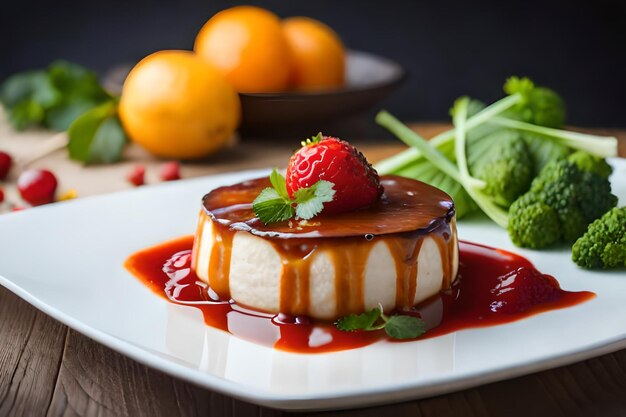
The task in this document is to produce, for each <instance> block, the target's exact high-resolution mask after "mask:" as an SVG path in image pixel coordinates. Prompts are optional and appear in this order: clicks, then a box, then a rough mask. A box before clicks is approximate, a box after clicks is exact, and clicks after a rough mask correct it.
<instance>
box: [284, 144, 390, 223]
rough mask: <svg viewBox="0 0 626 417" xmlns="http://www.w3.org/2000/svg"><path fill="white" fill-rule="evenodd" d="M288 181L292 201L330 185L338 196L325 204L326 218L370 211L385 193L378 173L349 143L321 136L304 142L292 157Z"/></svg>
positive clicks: (288, 167)
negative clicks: (300, 192) (299, 192)
mask: <svg viewBox="0 0 626 417" xmlns="http://www.w3.org/2000/svg"><path fill="white" fill-rule="evenodd" d="M286 179H287V192H288V193H289V196H290V197H293V195H294V193H295V192H296V191H297V190H298V189H300V188H306V187H310V186H312V185H313V184H315V183H316V182H317V181H319V180H325V181H329V182H331V183H332V184H333V189H334V190H335V196H334V199H333V201H331V202H328V203H325V204H324V214H336V213H344V212H348V211H352V210H356V209H359V208H362V207H367V206H369V205H371V204H372V203H374V202H375V201H376V200H377V199H378V198H379V197H380V196H381V194H382V193H383V187H382V185H381V184H380V178H379V177H378V173H377V172H376V170H375V169H374V168H372V165H370V163H369V162H367V159H365V156H363V154H362V153H361V152H359V151H358V150H357V149H356V148H355V147H354V146H352V145H350V144H349V143H348V142H346V141H343V140H340V139H337V138H335V137H331V136H322V134H321V133H319V134H318V135H317V136H316V137H314V138H312V139H308V140H307V141H306V142H303V143H302V148H300V149H299V150H298V151H297V152H296V153H295V154H294V155H293V156H292V157H291V159H290V160H289V165H288V166H287V175H286Z"/></svg>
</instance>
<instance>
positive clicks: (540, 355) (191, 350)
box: [0, 160, 626, 410]
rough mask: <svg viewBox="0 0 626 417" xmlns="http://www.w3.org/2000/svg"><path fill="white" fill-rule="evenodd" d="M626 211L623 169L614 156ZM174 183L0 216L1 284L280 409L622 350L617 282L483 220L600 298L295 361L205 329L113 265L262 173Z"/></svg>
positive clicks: (195, 377) (624, 327)
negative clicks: (210, 195) (214, 196)
mask: <svg viewBox="0 0 626 417" xmlns="http://www.w3.org/2000/svg"><path fill="white" fill-rule="evenodd" d="M613 162H614V165H615V166H616V172H615V174H614V176H613V185H614V192H615V193H617V194H618V195H619V196H620V198H621V201H620V203H621V204H622V205H623V204H625V203H626V161H625V160H614V161H613ZM266 173H267V171H255V172H251V171H248V172H242V173H234V174H226V175H220V176H214V177H207V178H202V179H196V180H189V181H180V182H175V183H169V184H163V185H158V186H153V187H142V188H140V189H138V190H134V191H128V192H121V193H117V194H110V195H105V196H99V197H92V198H84V199H78V200H75V201H72V202H67V203H58V204H54V205H50V206H48V207H42V208H35V209H30V210H26V211H23V212H18V213H13V214H7V215H3V216H0V284H2V285H4V286H5V287H7V288H8V289H10V290H11V291H13V292H14V293H16V294H17V295H19V296H20V297H22V298H24V299H25V300H26V301H28V302H29V303H31V304H33V305H34V306H35V307H37V308H39V309H40V310H42V311H44V312H46V313H47V314H49V315H50V316H52V317H54V318H56V319H58V320H59V321H61V322H63V323H65V324H67V325H68V326H70V327H72V328H73V329H75V330H77V331H79V332H81V333H83V334H85V335H87V336H89V337H91V338H93V339H94V340H97V341H98V342H101V343H102V344H104V345H106V346H109V347H110V348H112V349H115V350H117V351H119V352H121V353H123V354H125V355H128V356H130V357H132V358H134V359H136V360H138V361H139V362H142V363H144V364H146V365H149V366H152V367H154V368H157V369H160V370H162V371H165V372H167V373H169V374H171V375H174V376H176V377H179V378H183V379H186V380H189V381H191V382H194V383H196V384H198V385H201V386H204V387H207V388H210V389H213V390H216V391H219V392H222V393H225V394H228V395H232V396H234V397H237V398H240V399H244V400H247V401H251V402H254V403H258V404H262V405H266V406H270V407H275V408H283V409H300V410H304V409H326V408H341V407H355V406H366V405H372V404H378V403H385V402H393V401H401V400H408V399H414V398H419V397H425V396H430V395H435V394H441V393H445V392H449V391H453V390H458V389H462V388H467V387H471V386H475V385H479V384H484V383H487V382H491V381H496V380H501V379H504V378H511V377H514V376H518V375H522V374H526V373H530V372H535V371H538V370H541V369H546V368H549V367H554V366H558V365H563V364H567V363H571V362H574V361H579V360H582V359H584V358H588V357H591V356H594V355H599V354H602V353H606V352H610V351H614V350H617V349H619V348H622V347H626V340H625V339H626V273H624V271H623V270H622V271H621V272H612V273H611V272H608V273H607V272H602V273H600V272H588V271H583V270H580V269H578V268H577V267H576V266H575V265H574V264H573V263H572V262H571V261H570V259H569V254H568V253H567V252H565V251H547V252H546V251H544V252H533V251H525V250H519V249H517V248H514V247H513V246H512V245H511V243H510V242H509V240H508V237H507V235H506V233H505V231H503V230H501V229H499V228H497V227H496V226H494V225H493V224H491V223H487V222H485V221H482V220H479V221H473V222H472V221H467V222H462V223H461V224H460V225H459V234H460V237H461V238H462V239H464V240H470V241H474V242H480V243H485V244H488V245H492V246H497V247H501V248H504V249H509V250H512V251H516V252H519V253H521V254H522V255H524V256H526V257H528V258H530V259H531V260H532V261H533V262H534V263H535V265H536V266H537V267H538V268H539V269H540V270H541V271H544V272H546V273H549V274H553V275H555V276H556V277H557V278H558V280H559V281H560V282H561V284H562V286H563V288H565V289H567V290H573V291H578V290H590V291H594V292H595V293H596V294H597V297H596V298H595V299H593V300H591V301H589V302H586V303H583V304H581V305H578V306H575V307H572V308H567V309H563V310H557V311H551V312H547V313H544V314H540V315H536V316H533V317H531V318H528V319H525V320H522V321H518V322H515V323H511V324H506V325H501V326H496V327H489V328H480V329H471V330H463V331H459V332H457V333H453V334H448V335H445V336H441V337H437V338H433V339H426V340H423V341H416V342H409V343H393V344H392V343H387V342H381V343H377V344H374V345H370V346H367V347H364V348H360V349H355V350H349V351H343V352H335V353H328V354H315V355H302V354H294V353H287V352H282V351H277V350H273V349H271V348H267V347H263V346H260V345H256V344H253V343H250V342H246V341H243V340H241V339H238V338H236V337H232V336H230V335H229V334H227V333H225V332H222V331H219V330H215V329H212V328H209V327H207V326H205V325H204V322H203V319H202V315H201V313H200V311H199V310H197V309H195V308H191V307H184V306H179V305H174V304H171V303H168V302H166V301H165V300H163V299H162V298H159V297H157V296H156V295H155V294H153V293H152V292H151V291H150V290H149V289H148V288H146V287H144V285H143V284H141V283H140V282H139V281H138V280H137V279H135V278H134V277H133V276H131V275H130V274H129V273H128V272H126V271H125V270H124V268H123V267H122V263H123V262H124V260H125V259H126V257H127V256H128V255H129V254H131V253H133V252H135V251H136V250H138V249H142V248H145V247H147V246H150V245H153V244H156V243H159V242H162V241H165V240H168V239H171V238H175V237H178V236H181V235H185V234H191V233H193V231H194V230H195V221H196V215H197V212H198V209H199V203H200V197H201V196H202V195H203V194H204V193H205V192H207V191H208V190H209V189H211V188H213V187H216V186H220V185H225V184H229V183H234V182H238V181H241V180H243V179H245V178H249V177H255V176H260V175H265V174H266Z"/></svg>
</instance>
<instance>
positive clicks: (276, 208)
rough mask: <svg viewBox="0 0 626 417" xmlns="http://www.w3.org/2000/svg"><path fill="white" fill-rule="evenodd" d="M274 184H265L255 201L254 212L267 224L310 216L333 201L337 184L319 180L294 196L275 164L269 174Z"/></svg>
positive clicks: (304, 218) (309, 217)
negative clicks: (334, 187)
mask: <svg viewBox="0 0 626 417" xmlns="http://www.w3.org/2000/svg"><path fill="white" fill-rule="evenodd" d="M270 183H271V184H272V187H268V188H265V189H264V190H263V191H261V193H260V194H259V195H258V196H257V198H255V199H254V201H253V202H252V209H253V210H254V214H256V216H257V217H258V218H259V219H260V220H261V221H262V222H263V223H265V224H268V223H274V222H280V221H285V220H289V219H291V218H293V217H294V215H295V217H296V219H303V220H309V219H312V218H313V217H315V216H317V215H318V214H319V213H321V212H322V210H323V209H324V203H329V202H331V201H333V198H334V197H335V190H334V189H333V186H334V184H333V183H332V182H329V181H325V180H319V181H318V182H316V183H315V184H313V185H312V186H310V187H307V188H300V189H299V190H297V191H296V192H295V193H294V196H293V198H291V197H289V193H288V192H287V181H286V180H285V177H284V176H283V175H281V174H280V173H279V172H278V171H277V170H276V168H274V170H273V171H272V173H271V174H270Z"/></svg>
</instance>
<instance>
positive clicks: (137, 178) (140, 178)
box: [126, 165, 146, 187]
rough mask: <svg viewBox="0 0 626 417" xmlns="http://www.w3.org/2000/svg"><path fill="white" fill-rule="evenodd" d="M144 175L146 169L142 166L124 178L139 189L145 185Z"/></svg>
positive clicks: (138, 166)
mask: <svg viewBox="0 0 626 417" xmlns="http://www.w3.org/2000/svg"><path fill="white" fill-rule="evenodd" d="M145 175H146V168H145V167H144V166H143V165H137V166H135V167H134V168H133V170H132V171H131V172H130V173H129V174H128V175H127V176H126V179H127V180H128V182H130V183H131V184H133V185H134V186H135V187H139V186H140V185H144V184H145Z"/></svg>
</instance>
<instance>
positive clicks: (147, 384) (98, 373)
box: [0, 120, 626, 417]
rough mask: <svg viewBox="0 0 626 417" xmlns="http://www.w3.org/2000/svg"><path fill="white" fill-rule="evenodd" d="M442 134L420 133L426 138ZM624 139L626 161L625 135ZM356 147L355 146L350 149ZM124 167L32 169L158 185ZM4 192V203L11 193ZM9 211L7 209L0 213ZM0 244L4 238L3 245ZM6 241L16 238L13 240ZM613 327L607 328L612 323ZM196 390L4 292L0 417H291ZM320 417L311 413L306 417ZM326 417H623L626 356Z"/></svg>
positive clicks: (205, 167) (267, 145)
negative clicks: (134, 177)
mask: <svg viewBox="0 0 626 417" xmlns="http://www.w3.org/2000/svg"><path fill="white" fill-rule="evenodd" d="M443 128H445V125H440V124H427V125H416V129H417V130H418V131H420V133H422V134H423V135H424V136H426V137H429V136H432V135H433V134H435V133H436V132H438V131H441V130H442V129H443ZM603 133H607V134H614V135H616V136H618V137H619V138H620V154H621V155H622V156H626V131H615V130H613V131H608V130H605V131H604V132H603ZM49 136H50V133H48V132H37V131H34V132H33V131H31V132H27V133H22V134H16V133H14V132H13V131H11V130H10V129H9V128H8V127H7V126H6V123H3V122H2V121H1V120H0V149H2V150H8V151H10V152H12V153H13V154H14V155H15V156H17V157H25V156H27V155H28V154H29V153H32V152H33V149H36V148H37V147H39V146H41V144H42V143H44V141H45V140H46V138H48V137H49ZM354 142H356V143H357V144H358V143H359V142H358V141H354ZM293 147H294V145H293V144H291V143H285V142H277V141H267V140H266V141H242V142H240V143H239V144H238V145H236V146H234V147H233V148H231V149H228V150H226V151H224V152H222V153H221V154H220V155H219V156H216V157H214V158H211V159H209V160H207V161H204V162H202V163H195V164H185V165H184V166H183V169H182V172H183V175H184V176H185V177H192V176H198V175H206V174H210V173H215V172H223V171H236V170H240V169H246V168H257V167H268V166H274V165H277V166H284V165H286V162H287V158H288V157H289V155H290V153H291V151H292V148H293ZM361 147H362V149H363V151H364V153H365V154H366V155H367V156H368V157H369V158H370V160H378V159H380V158H383V157H385V156H388V155H390V154H393V153H394V152H397V151H398V150H399V149H401V147H400V146H398V145H397V143H394V142H390V141H386V142H372V141H368V142H364V143H363V144H362V146H361ZM126 158H127V160H126V161H125V162H123V163H120V164H116V165H111V166H102V167H89V168H83V167H81V166H80V165H78V164H75V163H72V162H69V161H68V160H67V157H66V155H65V153H64V152H63V151H61V152H57V153H54V154H52V155H50V156H48V157H46V158H44V159H42V160H40V161H37V162H36V163H35V164H34V165H36V166H41V167H47V168H49V169H51V170H53V171H54V172H55V173H56V174H57V175H58V177H59V179H60V183H61V186H60V187H61V191H64V190H67V189H70V188H74V189H76V190H77V191H78V194H79V197H81V196H86V195H90V194H100V193H105V192H111V191H115V190H120V189H123V188H128V187H129V185H128V184H127V183H126V182H125V179H124V177H125V174H126V173H127V172H128V171H129V170H130V169H131V168H132V166H133V165H134V164H137V163H142V164H145V165H146V168H147V173H148V180H149V182H155V181H156V177H157V173H158V167H159V165H160V164H161V162H159V161H155V160H153V159H151V158H150V157H149V156H148V155H146V154H145V153H144V152H142V151H141V150H140V149H137V148H132V147H131V148H130V149H129V150H128V152H127V154H126ZM14 177H15V174H13V176H12V178H10V179H9V181H8V182H7V183H6V184H5V188H6V189H7V191H8V193H7V194H8V196H9V197H8V199H9V200H14V199H15V194H14V191H13V190H12V189H11V188H12V187H11V185H10V182H11V180H12V179H14ZM0 209H4V210H5V211H6V210H8V209H10V203H5V204H4V205H2V206H0ZM0 238H6V237H5V236H0ZM9 238H10V237H9ZM607 319H610V317H608V318H607ZM290 414H292V413H287V412H282V411H278V410H272V409H268V408H264V407H259V406H256V405H253V404H249V403H246V402H242V401H238V400H235V399H232V398H230V397H228V396H224V395H221V394H217V393H215V392H212V391H209V390H205V389H203V388H198V387H196V386H194V385H192V384H189V383H187V382H184V381H181V380H178V379H176V378H173V377H170V376H168V375H166V374H163V373H161V372H159V371H156V370H153V369H150V368H148V367H146V366H143V365H141V364H139V363H137V362H135V361H133V360H131V359H129V358H127V357H125V356H123V355H120V354H118V353H116V352H114V351H112V350H111V349H108V348H106V347H104V346H102V345H100V344H98V343H96V342H94V341H92V340H91V339H89V338H87V337H85V336H83V335H81V334H80V333H77V332H75V331H73V330H71V329H69V328H68V327H66V326H64V325H63V324H61V323H59V322H57V321H56V320H54V319H52V318H50V317H48V316H47V315H45V314H44V313H42V312H40V311H38V310H37V309H35V308H34V307H31V306H30V305H29V304H27V303H26V302H24V301H22V300H21V299H20V298H18V297H17V296H15V295H13V294H12V293H11V292H9V291H8V290H5V289H4V288H0V416H43V415H48V416H75V415H89V416H150V417H154V416H195V415H204V416H209V415H210V416H283V415H284V416H286V415H290ZM313 414H315V415H317V414H318V413H305V414H303V415H313ZM319 415H326V416H346V417H347V416H378V415H396V416H405V415H412V416H452V415H459V416H500V415H502V416H527V415H530V416H533V417H539V416H579V415H591V416H626V350H622V351H619V352H616V353H612V354H608V355H604V356H600V357H597V358H594V359H590V360H587V361H583V362H580V363H576V364H574V365H570V366H565V367H561V368H557V369H553V370H549V371H544V372H540V373H536V374H531V375H528V376H524V377H520V378H515V379H511V380H507V381H502V382H497V383H492V384H489V385H484V386H481V387H478V388H473V389H468V390H464V391H460V392H454V393H450V394H446V395H441V396H438V397H433V398H428V399H423V400H415V401H409V402H404V403H399V404H392V405H385V406H380V407H371V408H366V409H356V410H343V411H327V412H323V413H319Z"/></svg>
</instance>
